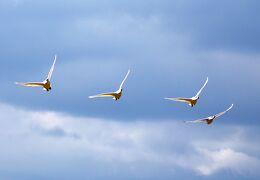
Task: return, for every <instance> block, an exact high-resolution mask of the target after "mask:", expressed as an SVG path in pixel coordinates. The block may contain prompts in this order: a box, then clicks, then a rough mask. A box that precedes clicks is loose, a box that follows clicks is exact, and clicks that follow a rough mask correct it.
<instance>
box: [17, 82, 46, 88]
mask: <svg viewBox="0 0 260 180" xmlns="http://www.w3.org/2000/svg"><path fill="white" fill-rule="evenodd" d="M15 84H18V85H22V86H31V87H36V86H43V85H44V83H42V82H16V83H15Z"/></svg>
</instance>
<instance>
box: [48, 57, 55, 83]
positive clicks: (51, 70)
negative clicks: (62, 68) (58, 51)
mask: <svg viewBox="0 0 260 180" xmlns="http://www.w3.org/2000/svg"><path fill="white" fill-rule="evenodd" d="M56 59H57V55H55V57H54V61H53V64H52V66H51V69H50V72H49V74H48V77H47V79H48V80H49V81H50V80H51V75H52V72H53V70H54V66H55V63H56Z"/></svg>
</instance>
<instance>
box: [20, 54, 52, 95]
mask: <svg viewBox="0 0 260 180" xmlns="http://www.w3.org/2000/svg"><path fill="white" fill-rule="evenodd" d="M56 59H57V56H56V55H55V57H54V62H53V64H52V66H51V69H50V71H49V73H48V76H47V78H46V79H45V80H44V81H42V82H15V83H16V84H19V85H22V86H31V87H36V86H41V87H43V89H44V90H46V91H49V90H51V87H52V86H51V76H52V72H53V70H54V66H55V63H56Z"/></svg>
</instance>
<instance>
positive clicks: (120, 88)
mask: <svg viewBox="0 0 260 180" xmlns="http://www.w3.org/2000/svg"><path fill="white" fill-rule="evenodd" d="M129 73H130V69H129V70H128V71H127V74H126V76H125V78H124V80H123V81H122V82H121V84H120V86H119V90H122V87H123V84H124V83H125V80H126V78H127V77H128V75H129Z"/></svg>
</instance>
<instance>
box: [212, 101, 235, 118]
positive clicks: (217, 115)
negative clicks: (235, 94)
mask: <svg viewBox="0 0 260 180" xmlns="http://www.w3.org/2000/svg"><path fill="white" fill-rule="evenodd" d="M232 107H233V104H232V105H231V106H230V107H229V108H228V109H227V110H225V111H223V112H220V113H218V114H216V115H215V116H216V117H219V116H221V115H223V114H225V113H226V112H228V111H229V110H230V109H231V108H232Z"/></svg>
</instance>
